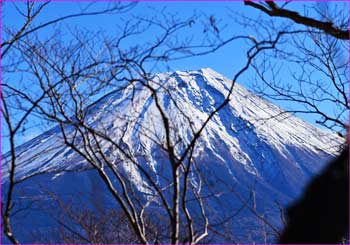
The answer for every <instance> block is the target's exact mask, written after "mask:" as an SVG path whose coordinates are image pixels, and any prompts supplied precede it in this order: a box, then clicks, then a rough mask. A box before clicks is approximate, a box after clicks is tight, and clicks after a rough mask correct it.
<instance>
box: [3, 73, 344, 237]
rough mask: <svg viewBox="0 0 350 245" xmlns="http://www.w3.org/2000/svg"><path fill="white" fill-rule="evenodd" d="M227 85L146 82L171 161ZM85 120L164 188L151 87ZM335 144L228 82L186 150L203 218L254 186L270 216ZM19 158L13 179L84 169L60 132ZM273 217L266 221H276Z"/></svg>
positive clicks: (103, 102) (146, 188) (223, 210)
mask: <svg viewBox="0 0 350 245" xmlns="http://www.w3.org/2000/svg"><path fill="white" fill-rule="evenodd" d="M231 82H232V81H230V80H229V79H227V78H225V77H223V76H221V75H220V74H218V73H216V72H215V71H213V70H211V69H209V68H206V69H201V70H198V71H187V72H173V73H162V74H158V75H155V76H154V78H153V81H152V82H151V83H150V85H151V86H152V87H153V88H155V89H156V90H157V95H158V98H159V101H160V104H161V106H162V107H163V108H164V111H165V113H166V115H167V117H168V118H169V119H170V120H169V121H170V129H171V137H172V140H173V142H177V144H176V146H175V153H176V154H177V155H181V154H182V153H183V151H184V149H185V147H186V146H187V145H188V144H189V142H190V141H191V139H192V138H193V131H192V130H191V128H192V129H193V130H194V131H196V130H198V129H199V128H200V127H201V125H202V124H203V122H204V121H205V120H206V119H207V117H208V115H209V114H210V113H211V112H212V111H213V110H214V109H215V108H216V107H217V106H218V105H220V104H221V103H222V102H223V101H224V99H225V97H226V95H227V93H228V91H229V87H230V85H231ZM86 114H87V118H86V122H87V123H88V124H89V126H91V127H93V128H95V129H96V130H99V131H101V132H104V133H106V134H108V136H109V137H110V138H112V139H113V140H114V141H115V142H117V143H118V144H119V145H121V146H122V148H123V149H124V150H126V151H128V152H131V153H132V155H134V156H137V157H136V158H137V159H138V161H139V162H140V164H142V166H144V167H145V168H146V169H147V170H148V171H149V172H150V173H151V174H152V176H155V178H156V180H157V184H158V185H159V186H160V187H161V188H163V189H166V188H167V186H168V185H169V181H168V176H169V174H170V172H169V171H170V170H169V163H167V160H165V159H166V154H165V153H164V152H163V151H162V150H161V146H164V144H165V143H164V142H165V137H166V135H165V130H164V127H163V124H162V119H161V115H160V113H159V110H158V109H157V105H156V103H155V98H154V96H152V94H151V92H150V91H149V90H148V89H146V88H145V87H141V86H137V87H136V90H133V89H132V87H129V88H128V89H126V90H123V91H119V92H112V93H110V94H108V95H106V96H104V97H103V98H101V99H100V100H99V101H97V102H96V103H94V104H93V105H91V106H89V107H88V108H87V110H86ZM67 129H68V131H69V130H70V129H69V128H67ZM341 143H342V139H340V138H339V137H338V136H335V135H333V134H330V133H328V132H324V131H322V130H320V129H318V128H316V127H314V126H312V125H310V124H308V123H306V122H304V121H303V120H301V119H299V118H297V117H295V116H293V115H291V114H288V113H284V112H283V110H282V109H281V108H279V107H278V106H276V105H274V104H272V103H270V102H268V101H266V100H264V99H262V98H260V97H258V96H256V95H255V94H253V93H251V92H249V91H248V90H247V89H245V88H244V87H242V86H241V85H239V84H235V86H234V91H233V94H232V95H231V97H230V101H229V104H228V105H226V106H225V107H224V108H223V109H222V110H220V111H219V112H218V113H217V114H216V115H215V116H214V117H213V118H212V120H211V121H209V123H208V125H207V126H206V127H205V129H204V131H203V132H202V134H201V137H200V139H199V141H198V142H197V144H196V148H195V150H194V153H193V157H194V159H195V160H196V165H197V167H198V169H199V172H200V176H202V178H203V179H204V181H205V182H206V185H205V188H204V189H203V194H208V195H209V194H210V193H215V199H214V198H208V201H207V202H206V205H207V206H208V207H210V209H212V210H214V211H213V212H212V213H211V215H212V217H211V219H210V221H211V222H213V223H215V222H218V223H219V222H220V221H221V219H224V218H225V217H229V215H230V214H231V213H232V210H234V209H235V208H237V206H239V205H238V202H237V201H232V200H235V199H237V196H235V195H234V194H232V193H234V192H235V191H236V190H238V192H239V193H241V194H242V195H245V194H247V193H248V194H249V193H250V192H251V190H252V189H254V191H255V192H256V199H257V200H258V201H259V202H258V201H257V202H258V203H259V205H258V207H257V208H258V209H260V211H261V212H265V213H267V212H269V210H270V208H271V206H272V205H273V203H274V202H275V201H276V200H278V201H279V202H281V203H283V204H286V203H288V202H289V201H290V200H291V199H292V198H295V197H296V196H297V195H298V194H299V193H300V192H301V190H302V187H303V186H304V185H305V183H306V182H307V180H309V179H310V177H311V176H312V175H314V174H315V173H317V172H318V171H320V169H321V168H322V167H323V166H324V164H325V163H326V162H327V160H328V159H330V158H331V157H332V156H334V155H336V154H337V150H338V146H339V145H340V144H341ZM101 144H102V149H103V150H104V151H105V152H106V153H107V155H108V156H109V158H110V159H113V161H114V162H115V164H118V161H122V162H123V164H119V165H118V166H119V169H120V170H121V171H123V172H124V173H125V174H127V175H129V176H130V181H131V182H132V183H133V184H134V187H135V188H136V189H137V190H138V191H139V192H140V193H143V195H145V196H151V197H152V196H153V195H155V191H154V190H153V189H152V187H151V186H150V184H149V183H148V182H147V180H146V179H145V177H144V176H143V174H142V173H140V171H139V169H138V168H137V167H135V165H134V164H132V163H131V162H130V161H127V160H125V158H123V156H122V155H121V154H120V152H118V151H117V150H116V149H115V147H113V145H112V144H111V143H110V142H107V141H101ZM17 152H18V163H19V167H18V169H17V175H16V177H17V178H18V179H20V178H23V177H25V176H28V175H30V174H34V173H36V172H40V171H42V172H45V171H55V170H61V169H78V168H81V167H82V166H84V167H88V164H86V162H85V161H84V159H82V158H81V157H80V156H78V155H77V154H76V153H75V152H74V151H73V150H72V149H70V148H69V147H67V146H65V145H64V143H63V139H62V136H61V134H60V130H59V128H58V127H57V128H53V129H51V130H50V131H48V132H46V133H44V134H42V135H40V136H38V137H36V138H35V139H33V140H31V141H29V142H27V143H25V144H23V145H21V146H19V147H18V151H17ZM9 158H10V156H9V154H5V155H4V157H3V165H2V171H3V179H2V183H5V184H6V180H7V172H6V165H5V164H6V162H7V161H9ZM77 174H80V173H77ZM64 176H65V174H62V175H55V178H51V181H52V183H55V181H59V180H57V179H59V178H65V177H64ZM95 177H96V176H95ZM191 181H192V182H191V183H192V185H193V186H194V187H196V185H198V183H197V182H198V178H196V176H195V175H193V177H192V180H191ZM248 194H247V195H248ZM238 199H239V198H238ZM276 215H277V214H276V213H274V214H272V216H273V219H276ZM219 216H220V217H219ZM272 216H271V217H272ZM218 217H219V218H218ZM244 217H245V216H242V217H241V218H242V219H244ZM279 222H280V221H278V220H277V221H275V223H276V224H279ZM236 226H237V222H236V223H232V224H227V227H231V228H232V229H240V232H238V233H239V234H241V236H242V238H241V239H245V238H246V237H245V236H246V235H247V232H248V230H249V228H247V230H244V229H243V228H242V226H240V227H236ZM238 233H237V234H238ZM244 237H245V238H244ZM215 241H217V242H223V241H224V240H215ZM243 241H244V242H246V240H243ZM226 242H227V241H226Z"/></svg>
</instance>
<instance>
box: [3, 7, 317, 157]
mask: <svg viewBox="0 0 350 245" xmlns="http://www.w3.org/2000/svg"><path fill="white" fill-rule="evenodd" d="M23 4H24V3H19V2H17V3H16V2H6V3H5V4H4V6H3V16H2V17H3V18H2V22H3V25H5V26H7V27H11V28H14V29H18V28H19V27H20V26H21V25H22V24H23V18H22V17H21V16H20V15H19V14H18V11H17V10H16V6H17V7H19V8H21V5H23ZM89 4H91V3H90V2H80V3H78V2H75V3H73V2H52V3H50V4H49V5H48V7H46V8H45V10H44V11H43V12H42V14H40V16H39V18H37V19H36V22H35V24H38V23H42V22H45V21H47V20H50V19H54V18H57V17H60V16H62V15H67V14H70V13H75V12H78V11H79V9H81V8H85V7H86V6H87V5H89ZM108 4H110V3H108V2H102V3H97V4H95V5H93V6H92V8H91V9H99V8H101V7H103V6H106V5H108ZM293 4H294V5H293ZM309 4H313V3H309ZM293 6H294V7H296V9H299V10H301V6H302V4H301V3H292V4H291V7H293ZM163 8H166V12H169V13H178V16H180V17H182V18H185V17H187V16H188V17H189V16H191V15H193V14H194V13H197V14H203V15H206V16H208V17H209V16H214V17H215V19H216V20H217V21H218V23H219V25H221V26H226V27H225V28H224V31H223V32H224V33H225V34H224V35H225V36H227V37H228V36H230V35H232V36H233V35H239V34H242V35H254V33H249V32H250V30H248V29H246V28H244V27H243V26H242V25H239V24H238V23H235V21H234V20H233V18H232V17H231V15H232V11H235V12H238V13H241V14H244V15H247V16H250V17H253V18H255V17H256V16H258V15H261V16H262V18H268V17H267V16H266V15H264V14H262V13H261V12H259V11H257V10H255V9H253V8H251V7H247V6H245V5H244V4H243V1H240V2H229V1H227V2H225V1H223V2H167V3H165V2H141V3H138V4H136V6H135V7H134V8H133V9H132V10H131V11H129V12H127V13H124V14H120V15H118V16H116V15H100V16H93V17H91V16H90V17H79V18H76V19H70V20H68V21H64V22H62V23H61V24H60V25H61V26H60V28H63V29H65V28H68V27H69V28H73V27H75V26H78V27H79V28H86V29H88V30H92V31H102V32H104V33H106V34H107V35H113V33H114V32H117V29H116V25H118V24H119V25H123V24H124V23H125V21H127V20H128V19H129V18H130V16H131V14H134V15H137V16H145V17H150V16H157V14H158V13H159V11H160V10H162V9H163ZM294 9H295V8H294ZM274 21H275V22H276V23H277V24H278V23H280V22H279V21H280V20H279V19H274ZM197 24H198V25H199V26H200V25H201V23H197ZM54 28H58V26H51V27H48V28H45V29H43V30H41V31H40V32H39V34H40V36H41V37H45V36H46V35H49V34H50V33H51V32H52V31H53V29H54ZM202 31H203V29H201V28H193V33H192V34H193V36H200V35H202V33H201V32H202ZM155 34H156V33H152V32H148V33H145V34H144V39H143V40H136V41H138V42H143V41H144V40H148V39H151V38H153V37H154V35H155ZM65 38H68V37H65ZM243 47H245V46H244V43H243V42H242V41H235V42H232V43H230V44H229V45H226V46H225V47H223V48H221V49H220V50H218V51H216V52H215V53H213V54H209V55H206V56H200V57H195V58H190V59H185V60H181V61H178V62H171V69H172V70H196V69H200V68H203V67H210V68H212V69H214V70H216V71H217V72H219V73H221V74H223V75H224V76H226V77H228V78H232V77H233V75H234V74H235V73H236V72H237V71H238V70H239V69H240V68H241V67H242V66H243V65H244V63H245V52H244V49H243ZM253 77H254V74H253V73H252V71H249V72H247V73H246V74H245V75H244V76H242V77H241V78H240V80H239V81H238V82H239V83H241V84H244V85H245V86H247V87H248V88H249V87H251V86H252V79H253ZM286 79H288V77H286ZM279 105H280V106H282V107H283V106H286V104H285V103H282V102H281V103H280V104H279ZM302 117H303V118H304V119H305V120H307V121H309V122H311V123H314V118H313V117H309V116H308V115H305V116H302ZM3 130H5V129H3ZM38 133H39V131H35V130H34V131H32V132H31V134H30V133H28V135H23V136H21V137H19V138H18V141H17V144H20V143H22V142H23V141H25V140H27V139H28V138H31V137H33V136H35V135H37V134H38ZM2 149H3V152H6V151H7V150H8V143H7V142H6V140H4V141H3V144H2Z"/></svg>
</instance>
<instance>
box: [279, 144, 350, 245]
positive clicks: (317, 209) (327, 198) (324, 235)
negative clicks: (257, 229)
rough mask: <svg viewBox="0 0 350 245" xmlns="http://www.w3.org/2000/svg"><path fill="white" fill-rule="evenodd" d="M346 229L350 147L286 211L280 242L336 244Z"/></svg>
mask: <svg viewBox="0 0 350 245" xmlns="http://www.w3.org/2000/svg"><path fill="white" fill-rule="evenodd" d="M348 230H349V147H348V146H347V147H346V149H345V150H344V151H343V152H342V154H341V155H340V156H339V157H338V158H337V159H336V160H334V161H333V162H332V163H330V165H329V166H328V167H327V168H326V169H325V170H324V171H323V173H322V174H321V175H319V176H317V177H316V178H315V179H314V180H313V181H312V182H311V183H310V184H309V185H308V187H307V189H306V191H305V192H304V195H303V197H302V198H301V199H300V200H299V201H298V202H297V203H295V204H294V205H293V206H291V207H290V208H289V209H288V224H287V227H286V228H285V230H284V232H283V234H282V236H281V237H280V241H279V243H319V244H320V243H327V244H330V243H339V242H341V241H342V240H343V239H344V238H345V237H346V236H348Z"/></svg>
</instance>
